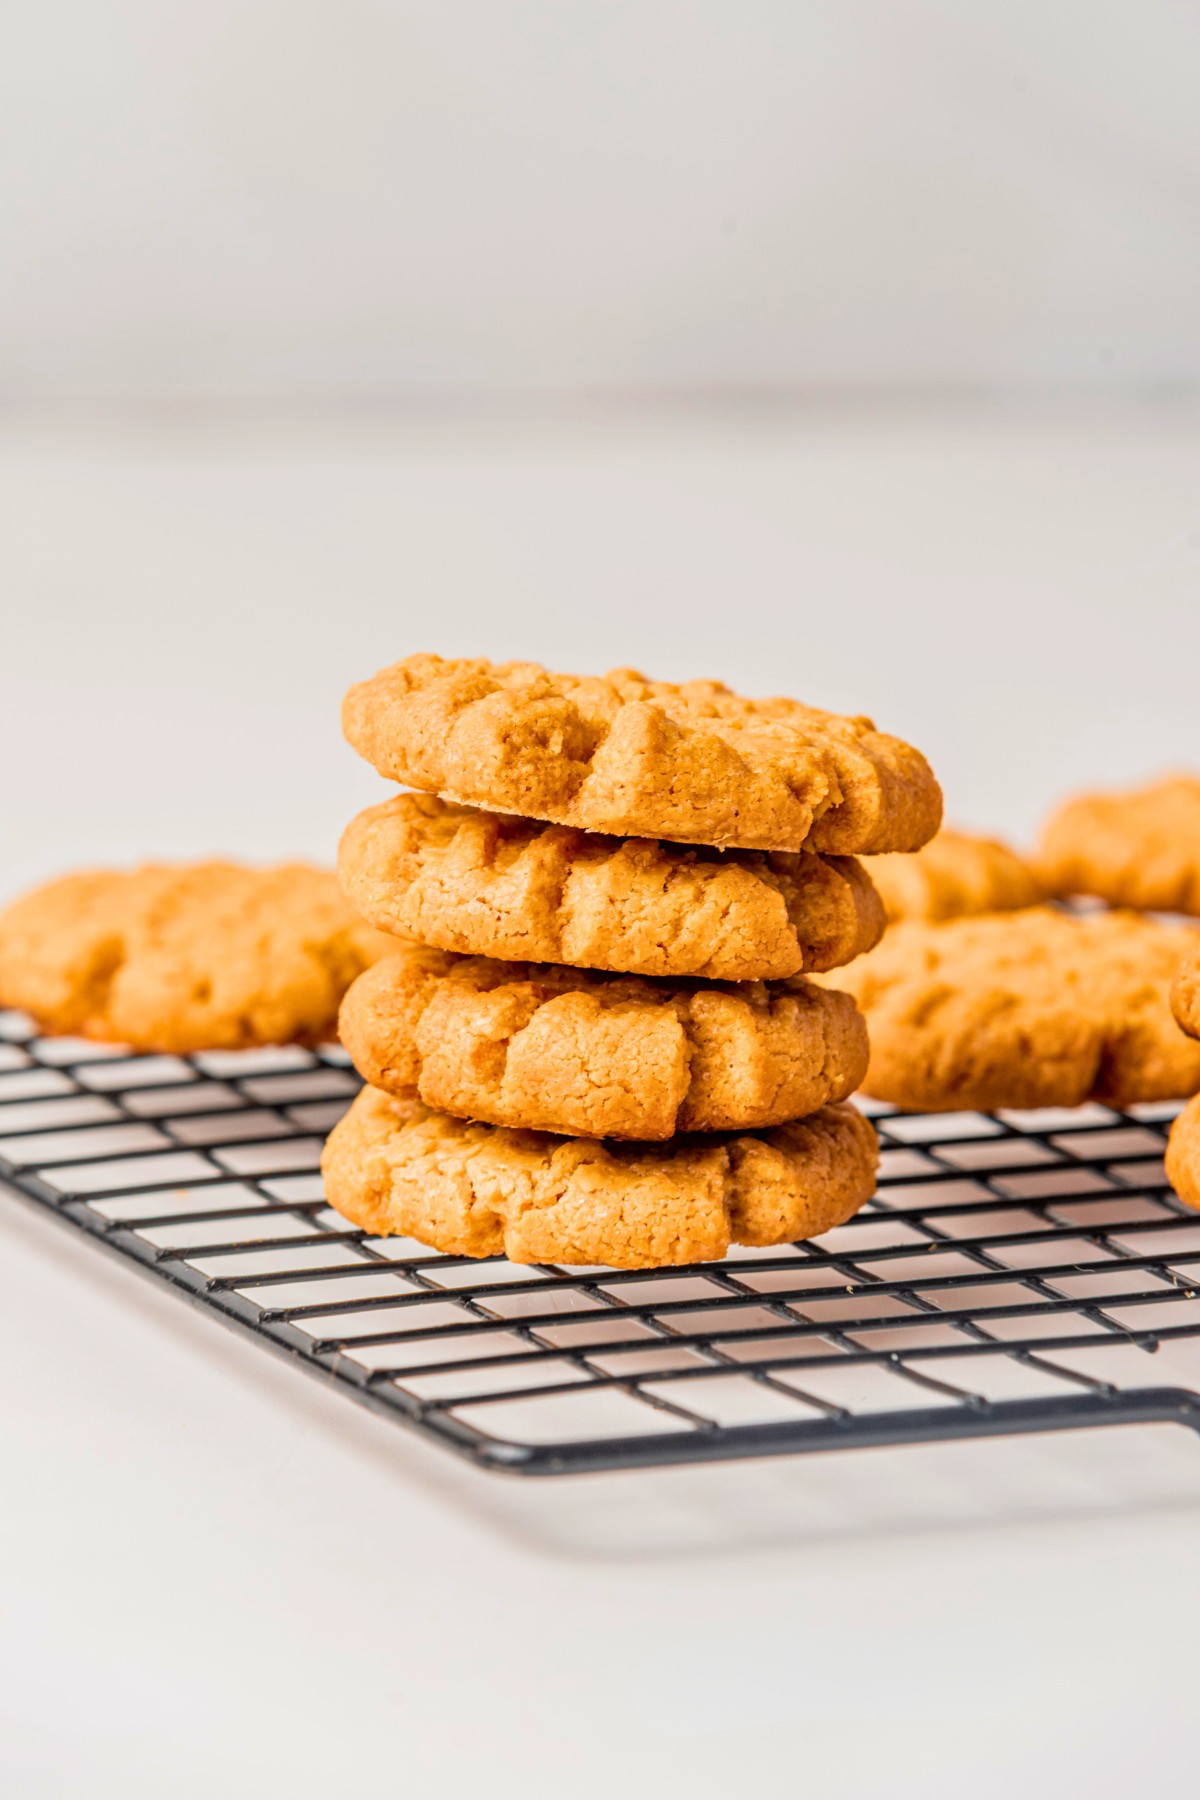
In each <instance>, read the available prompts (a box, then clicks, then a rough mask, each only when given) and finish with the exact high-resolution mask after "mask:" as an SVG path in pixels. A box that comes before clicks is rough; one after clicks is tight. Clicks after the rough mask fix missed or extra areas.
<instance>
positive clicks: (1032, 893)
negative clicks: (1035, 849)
mask: <svg viewBox="0 0 1200 1800" xmlns="http://www.w3.org/2000/svg"><path fill="white" fill-rule="evenodd" d="M871 879H872V880H873V881H874V883H875V886H876V888H877V889H878V891H879V897H880V899H881V900H882V901H883V905H884V911H885V912H886V913H887V916H888V918H889V919H957V918H962V917H965V916H967V915H968V914H971V913H986V912H1015V911H1016V910H1017V909H1018V908H1020V907H1023V906H1037V905H1039V904H1040V903H1041V902H1042V901H1044V900H1045V899H1046V898H1047V894H1046V889H1045V886H1044V884H1043V883H1042V881H1041V878H1040V877H1039V876H1038V874H1037V872H1036V870H1034V869H1032V868H1031V867H1030V865H1029V864H1028V863H1027V862H1026V861H1025V860H1024V858H1023V857H1020V856H1018V855H1017V853H1016V851H1015V850H1010V849H1009V847H1008V845H1007V844H1001V843H998V842H997V841H996V840H995V839H994V838H985V837H974V836H970V835H968V834H967V833H966V832H963V831H939V832H938V834H937V836H936V837H935V838H931V839H930V841H929V843H928V844H926V845H925V847H924V849H922V850H917V851H915V852H914V853H913V854H912V855H911V856H879V857H876V858H875V859H874V860H873V861H872V863H871Z"/></svg>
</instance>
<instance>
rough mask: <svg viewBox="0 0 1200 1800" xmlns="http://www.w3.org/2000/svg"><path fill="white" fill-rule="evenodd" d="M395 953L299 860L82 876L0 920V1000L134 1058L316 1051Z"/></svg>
mask: <svg viewBox="0 0 1200 1800" xmlns="http://www.w3.org/2000/svg"><path fill="white" fill-rule="evenodd" d="M395 948H396V940H395V938H392V937H387V936H385V935H384V933H383V932H380V931H375V930H373V929H372V928H371V927H370V926H369V925H367V924H365V923H364V921H363V920H362V919H360V918H359V917H358V916H357V915H356V914H355V913H354V911H353V909H352V908H351V906H350V905H349V903H348V902H347V901H346V900H345V899H344V897H343V896H342V894H341V892H340V890H339V888H338V884H337V878H336V877H335V876H334V875H333V874H332V872H330V871H328V870H324V869H314V868H310V867H308V866H307V865H306V864H302V863H288V864H284V865H281V866H280V867H277V868H270V869H249V868H243V867H241V866H239V865H238V864H235V863H228V862H205V863H194V864H180V865H173V866H167V865H157V864H156V865H148V866H147V867H145V868H140V869H134V870H130V871H125V872H122V871H116V870H93V871H88V872H84V873H80V874H75V875H65V876H63V877H61V878H60V879H59V880H57V881H51V882H49V883H47V884H46V885H45V886H44V887H40V888H36V889H35V890H34V891H33V892H32V893H29V894H26V895H24V896H23V897H22V898H21V899H19V900H16V901H14V902H13V903H12V904H11V905H10V906H9V907H7V908H6V910H5V911H4V912H3V913H0V1005H4V1006H14V1007H20V1008H21V1009H23V1010H24V1011H26V1012H29V1013H32V1014H33V1016H34V1017H35V1018H36V1019H37V1020H38V1022H39V1024H40V1025H41V1026H42V1028H43V1030H46V1031H50V1032H66V1033H72V1034H78V1035H80V1036H83V1037H92V1038H101V1039H104V1040H106V1041H108V1042H110V1043H120V1044H128V1045H130V1046H131V1047H132V1048H134V1049H138V1050H163V1051H173V1052H179V1053H184V1052H187V1051H192V1050H214V1049H237V1048H241V1047H242V1046H245V1045H251V1044H279V1043H287V1042H290V1041H292V1040H297V1039H298V1040H303V1041H306V1042H315V1041H317V1040H319V1039H323V1038H328V1037H331V1036H332V1035H333V1033H334V1028H335V1024H336V1020H337V1010H338V1006H339V1004H340V1002H341V999H342V995H343V994H344V993H345V991H346V989H347V988H348V987H349V985H350V983H351V982H352V981H353V980H354V979H355V977H356V976H358V975H360V974H361V973H362V972H363V970H364V969H366V968H367V967H369V965H370V964H371V963H372V962H374V961H375V960H376V959H377V958H378V957H380V956H383V955H386V954H388V953H389V952H391V951H394V950H395Z"/></svg>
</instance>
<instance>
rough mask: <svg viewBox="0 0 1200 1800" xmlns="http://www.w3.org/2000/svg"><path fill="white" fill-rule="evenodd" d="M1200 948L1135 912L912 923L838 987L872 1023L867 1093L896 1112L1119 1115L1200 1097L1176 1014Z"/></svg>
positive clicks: (1199, 1063)
mask: <svg viewBox="0 0 1200 1800" xmlns="http://www.w3.org/2000/svg"><path fill="white" fill-rule="evenodd" d="M1198 941H1200V940H1197V937H1196V934H1195V933H1193V932H1191V931H1189V930H1187V929H1184V928H1182V927H1179V926H1169V925H1164V924H1161V923H1160V922H1158V921H1157V920H1154V919H1146V918H1142V917H1141V916H1140V915H1138V914H1136V913H1095V914H1090V915H1087V916H1085V917H1078V916H1076V915H1073V914H1071V913H1067V912H1063V911H1059V910H1058V909H1056V908H1053V907H1030V908H1027V909H1026V910H1025V911H1022V912H1014V913H992V914H988V915H986V916H984V917H980V918H974V919H952V920H950V921H948V922H946V923H944V924H928V923H925V922H922V921H918V920H907V921H904V922H902V923H901V924H898V925H893V926H890V927H889V929H888V932H887V935H886V936H885V938H884V940H883V943H882V944H881V945H880V947H879V949H878V950H873V951H872V952H871V953H870V955H869V956H864V957H860V958H859V960H858V962H856V963H852V964H851V966H850V968H849V969H847V970H844V971H842V973H841V974H840V975H839V977H838V981H839V985H841V986H844V987H845V989H846V990H847V991H848V992H849V993H851V994H853V995H854V997H855V999H856V1000H857V1001H858V1003H859V1005H860V1006H861V1008H862V1010H863V1012H864V1013H865V1014H866V1019H867V1029H868V1031H869V1032H870V1037H871V1063H870V1068H869V1069H868V1072H867V1077H866V1080H865V1081H864V1083H863V1090H864V1092H865V1093H868V1094H872V1095H874V1096H875V1097H876V1098H877V1099H880V1100H890V1101H892V1102H894V1103H895V1104H896V1105H897V1106H903V1107H909V1108H912V1109H914V1110H921V1111H930V1112H937V1111H942V1110H947V1109H955V1108H958V1107H977V1108H980V1109H981V1110H983V1111H990V1110H992V1109H994V1108H997V1107H1007V1106H1011V1107H1026V1106H1075V1105H1078V1104H1079V1103H1080V1102H1082V1101H1084V1100H1088V1099H1095V1100H1102V1101H1109V1102H1111V1103H1113V1104H1115V1105H1118V1106H1128V1105H1132V1104H1133V1103H1134V1102H1136V1101H1143V1100H1163V1099H1174V1098H1181V1097H1183V1096H1185V1095H1188V1094H1192V1093H1194V1092H1195V1091H1196V1089H1197V1088H1200V1045H1197V1044H1191V1043H1189V1042H1188V1041H1187V1040H1186V1038H1184V1037H1183V1036H1182V1034H1181V1033H1180V1031H1179V1029H1178V1027H1177V1026H1176V1024H1175V1021H1174V1019H1173V1018H1172V1016H1171V1009H1170V1006H1169V1004H1168V992H1169V989H1170V984H1171V977H1172V975H1173V973H1174V971H1175V968H1176V965H1177V964H1178V962H1179V959H1180V954H1181V952H1182V951H1183V950H1184V949H1185V948H1187V947H1188V946H1189V945H1194V944H1196V943H1197V942H1198Z"/></svg>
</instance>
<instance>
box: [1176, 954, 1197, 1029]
mask: <svg viewBox="0 0 1200 1800" xmlns="http://www.w3.org/2000/svg"><path fill="white" fill-rule="evenodd" d="M1171 1011H1172V1012H1173V1013H1174V1014H1175V1018H1176V1021H1177V1023H1178V1024H1179V1027H1180V1029H1181V1030H1183V1031H1186V1032H1187V1034H1188V1036H1189V1037H1194V1038H1200V940H1198V941H1197V942H1196V943H1195V944H1190V945H1189V946H1188V948H1187V950H1186V951H1185V953H1184V955H1183V957H1182V958H1181V960H1180V962H1179V965H1178V967H1177V968H1176V970H1175V978H1174V980H1173V981H1172V983H1171Z"/></svg>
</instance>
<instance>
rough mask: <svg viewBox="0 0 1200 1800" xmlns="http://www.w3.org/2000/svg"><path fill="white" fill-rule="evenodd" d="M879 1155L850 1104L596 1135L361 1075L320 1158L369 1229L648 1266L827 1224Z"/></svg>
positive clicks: (348, 1208)
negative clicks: (757, 1130) (381, 1087)
mask: <svg viewBox="0 0 1200 1800" xmlns="http://www.w3.org/2000/svg"><path fill="white" fill-rule="evenodd" d="M877 1161H878V1145H877V1140H876V1137H875V1133H874V1131H873V1130H872V1128H871V1126H870V1125H869V1124H868V1123H867V1121H866V1120H865V1119H864V1118H863V1117H862V1115H861V1114H860V1113H858V1112H856V1111H855V1109H854V1108H853V1107H852V1106H828V1107H826V1108H824V1110H823V1111H821V1112H819V1113H814V1115H813V1116H812V1118H810V1119H802V1120H800V1121H798V1122H797V1123H796V1124H792V1125H781V1126H777V1127H776V1128H775V1129H774V1130H773V1131H768V1132H764V1133H762V1134H761V1135H756V1136H743V1135H734V1136H728V1137H700V1138H686V1137H685V1138H677V1139H676V1140H675V1141H674V1142H673V1143H671V1144H665V1145H653V1144H606V1143H599V1142H596V1141H595V1140H592V1139H587V1138H560V1137H549V1136H547V1135H545V1134H544V1133H542V1132H535V1131H507V1130H505V1129H503V1127H500V1126H495V1125H479V1124H467V1123H465V1122H464V1121H463V1120H460V1119H452V1118H448V1117H447V1116H446V1115H445V1114H444V1113H437V1112H431V1111H429V1109H428V1108H426V1107H424V1106H422V1105H421V1103H420V1102H419V1101H405V1100H396V1099H393V1098H392V1097H391V1096H390V1095H388V1094H383V1093H380V1092H379V1091H378V1090H377V1089H375V1088H364V1089H363V1091H362V1093H361V1094H360V1095H359V1096H358V1098H357V1099H356V1100H355V1102H354V1104H353V1106H351V1108H350V1110H349V1112H347V1113H346V1114H345V1116H344V1117H343V1118H342V1119H341V1120H340V1121H339V1122H338V1124H337V1125H335V1126H334V1128H333V1132H332V1134H331V1135H330V1138H329V1141H328V1143H327V1144H326V1147H325V1154H324V1156H323V1158H322V1162H321V1168H322V1172H323V1174H324V1177H325V1191H326V1194H327V1195H328V1197H329V1200H330V1202H331V1204H332V1205H333V1206H335V1207H336V1208H337V1210H338V1211H339V1212H340V1213H342V1214H344V1215H345V1217H346V1218H348V1219H349V1220H351V1222H352V1223H353V1224H355V1225H358V1226H360V1227H361V1228H362V1229H364V1230H365V1231H368V1232H370V1233H372V1234H374V1235H377V1236H386V1235H389V1234H393V1233H400V1234H403V1235H406V1236H409V1237H415V1238H418V1239H419V1240H420V1241H421V1242H422V1243H424V1244H431V1245H432V1246H433V1247H434V1248H435V1249H438V1250H443V1251H446V1252H448V1253H450V1254H452V1255H456V1256H495V1255H500V1254H505V1255H507V1256H508V1257H509V1258H510V1259H511V1260H512V1261H513V1262H519V1263H539V1262H548V1263H607V1264H609V1265H611V1266H612V1267H615V1268H621V1269H647V1268H658V1267H661V1266H663V1265H665V1264H673V1263H692V1262H703V1261H708V1260H711V1259H713V1258H716V1257H721V1256H724V1255H725V1253H726V1251H727V1250H728V1249H729V1246H730V1244H731V1243H738V1244H758V1245H768V1244H782V1243H791V1242H793V1241H795V1240H796V1239H798V1238H803V1237H812V1236H815V1235H817V1234H818V1233H820V1232H822V1231H828V1230H829V1229H830V1228H831V1227H832V1226H834V1225H839V1224H841V1223H842V1221H843V1220H845V1219H848V1218H849V1217H850V1216H851V1215H852V1214H853V1213H855V1212H857V1211H858V1209H859V1207H861V1206H862V1205H864V1203H865V1202H866V1201H867V1200H869V1199H870V1197H871V1194H872V1193H873V1191H874V1187H875V1168H876V1163H877Z"/></svg>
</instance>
